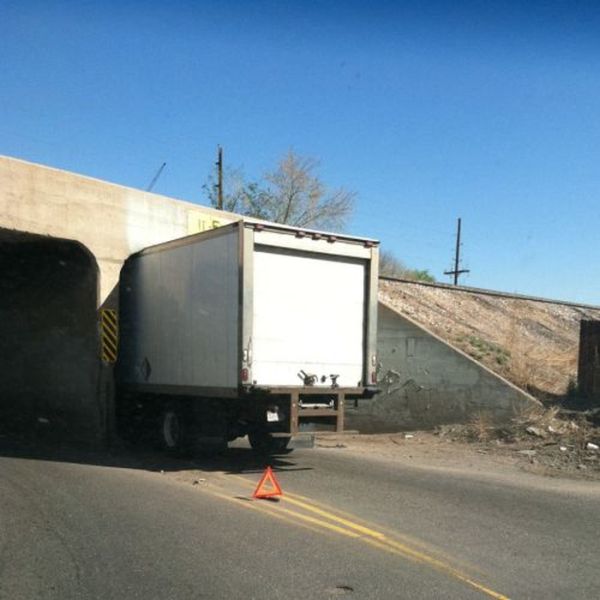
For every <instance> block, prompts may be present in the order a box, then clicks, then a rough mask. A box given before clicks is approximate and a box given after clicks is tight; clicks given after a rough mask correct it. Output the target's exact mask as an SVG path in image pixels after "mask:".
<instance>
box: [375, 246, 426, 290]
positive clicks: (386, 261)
mask: <svg viewBox="0 0 600 600" xmlns="http://www.w3.org/2000/svg"><path fill="white" fill-rule="evenodd" d="M379 274H380V275H382V276H383V277H392V278H396V279H414V280H415V281H425V282H429V283H433V282H435V277H434V276H433V275H431V273H430V272H429V271H428V270H427V269H410V268H408V267H407V266H406V265H405V264H404V263H403V262H402V261H401V260H400V259H399V258H398V257H396V256H395V255H394V254H393V253H392V252H390V251H389V250H382V251H381V253H380V254H379Z"/></svg>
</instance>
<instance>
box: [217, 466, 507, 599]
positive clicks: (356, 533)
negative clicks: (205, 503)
mask: <svg viewBox="0 0 600 600" xmlns="http://www.w3.org/2000/svg"><path fill="white" fill-rule="evenodd" d="M228 477H233V478H235V479H237V480H240V481H242V482H243V483H244V484H246V485H251V486H253V485H254V484H253V483H252V482H251V481H248V480H247V479H246V478H245V477H242V476H240V475H235V474H233V473H232V474H229V475H228ZM299 497H301V498H303V500H299V499H298V498H299ZM282 501H283V502H285V503H290V504H292V505H294V506H297V507H298V508H301V509H303V510H305V511H308V512H311V513H313V514H315V515H318V516H319V517H322V519H326V520H322V519H319V518H317V517H311V516H309V515H306V514H303V513H300V512H297V511H294V510H290V509H288V508H283V506H279V505H278V504H273V505H271V506H272V507H273V509H272V510H270V511H268V512H269V513H270V514H276V513H285V514H286V515H289V516H290V517H292V520H295V519H301V520H303V521H305V522H308V523H311V524H313V525H316V526H317V527H322V528H324V529H328V530H330V531H334V532H335V533H339V534H341V535H344V536H346V537H352V538H355V539H357V540H360V541H363V542H365V543H367V544H369V545H370V546H374V547H376V548H379V549H380V550H384V551H386V552H389V553H392V554H395V555H398V556H402V557H403V558H406V559H409V560H412V561H414V562H418V563H421V564H426V565H428V566H430V567H432V568H433V569H435V570H437V571H440V572H443V573H445V574H446V575H449V576H451V577H453V578H455V579H458V580H459V581H461V582H463V583H465V584H467V585H469V586H470V587H472V588H474V589H476V590H478V591H480V592H482V593H483V594H485V595H486V596H488V597H490V598H494V599H495V600H509V598H508V597H507V596H505V595H503V594H500V593H498V592H496V591H494V590H492V589H490V588H488V587H486V586H485V585H483V584H481V583H479V582H478V581H475V580H474V579H472V578H471V577H470V576H469V575H467V574H466V573H463V572H462V571H460V570H459V569H457V568H456V567H454V566H452V565H451V564H449V563H446V562H444V561H442V560H440V559H438V558H435V557H434V556H431V555H429V554H427V553H425V552H424V551H422V550H417V549H415V548H411V547H410V546H408V545H407V544H403V543H401V542H398V541H396V540H393V539H391V538H390V537H389V536H388V535H386V534H385V533H382V532H381V531H377V530H375V529H371V528H370V527H365V526H364V525H361V524H360V523H356V522H354V521H352V520H350V519H348V518H345V517H341V516H339V515H336V514H335V513H333V512H330V511H328V510H325V509H323V508H319V507H318V506H315V505H314V504H312V503H311V502H312V501H311V500H310V499H308V498H305V497H304V496H298V495H294V494H290V493H287V494H285V495H284V496H283V498H282ZM331 521H333V523H338V525H334V524H333V523H331Z"/></svg>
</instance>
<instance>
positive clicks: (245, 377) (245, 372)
mask: <svg viewBox="0 0 600 600" xmlns="http://www.w3.org/2000/svg"><path fill="white" fill-rule="evenodd" d="M241 375H242V381H244V382H246V381H248V375H249V372H248V369H246V368H245V367H244V368H243V369H242V373H241Z"/></svg>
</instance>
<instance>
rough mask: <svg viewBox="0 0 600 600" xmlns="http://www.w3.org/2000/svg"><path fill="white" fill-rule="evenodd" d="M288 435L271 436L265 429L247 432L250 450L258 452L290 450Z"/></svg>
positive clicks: (267, 452)
mask: <svg viewBox="0 0 600 600" xmlns="http://www.w3.org/2000/svg"><path fill="white" fill-rule="evenodd" d="M290 439H291V438H289V437H273V436H272V435H271V434H270V433H268V432H266V431H253V432H250V433H248V441H249V442H250V446H251V447H252V450H254V451H255V452H258V453H259V454H282V453H284V452H286V453H287V452H291V450H289V449H288V444H289V443H290Z"/></svg>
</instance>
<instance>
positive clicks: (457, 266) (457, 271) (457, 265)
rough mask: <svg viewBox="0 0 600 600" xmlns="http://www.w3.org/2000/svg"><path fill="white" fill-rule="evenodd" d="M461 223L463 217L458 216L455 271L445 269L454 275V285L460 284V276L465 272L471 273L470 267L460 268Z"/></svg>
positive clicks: (448, 273)
mask: <svg viewBox="0 0 600 600" xmlns="http://www.w3.org/2000/svg"><path fill="white" fill-rule="evenodd" d="M460 225H461V219H460V217H459V218H458V227H457V229H456V251H455V253H454V270H453V271H444V275H453V276H454V285H458V276H459V275H462V274H463V273H470V271H469V269H461V268H460Z"/></svg>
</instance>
